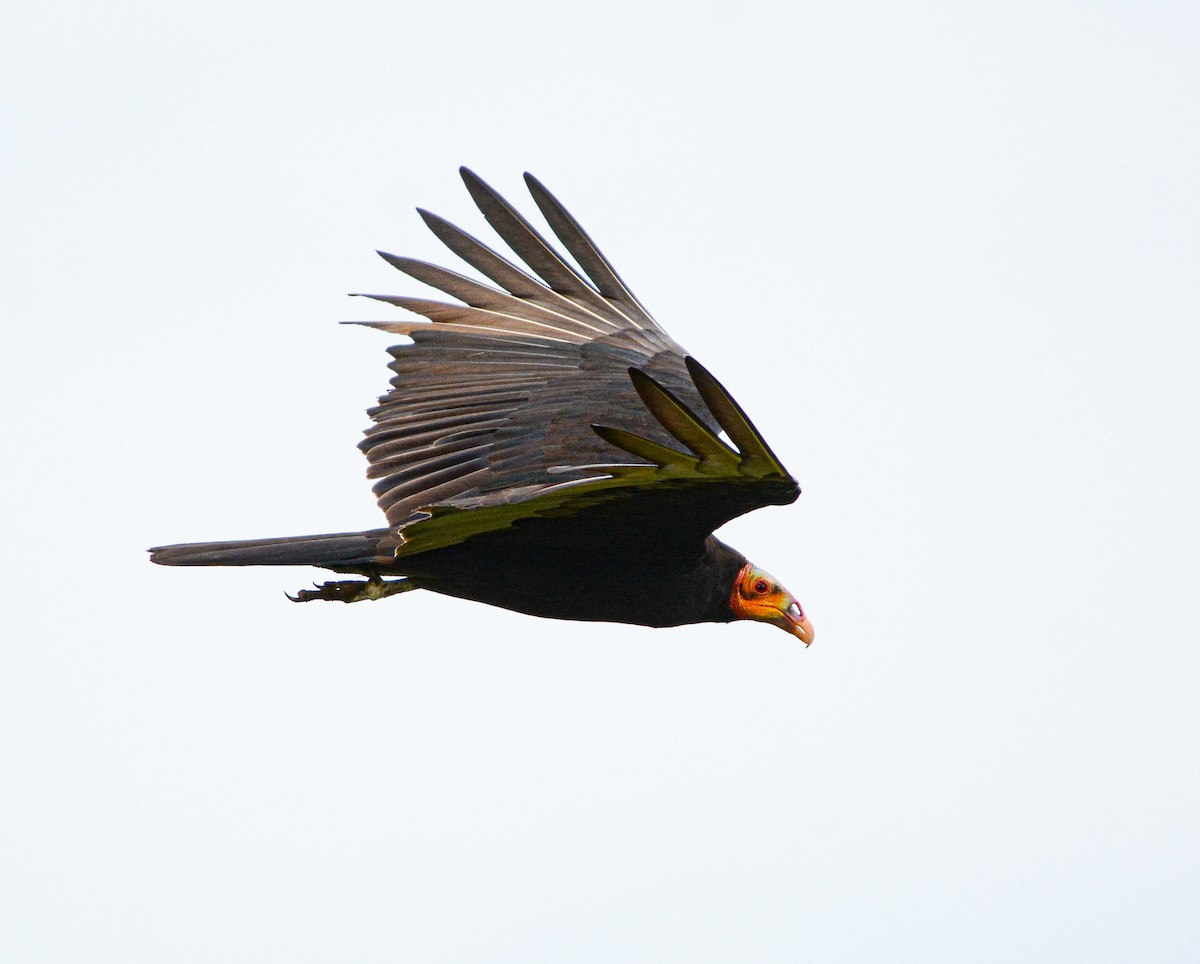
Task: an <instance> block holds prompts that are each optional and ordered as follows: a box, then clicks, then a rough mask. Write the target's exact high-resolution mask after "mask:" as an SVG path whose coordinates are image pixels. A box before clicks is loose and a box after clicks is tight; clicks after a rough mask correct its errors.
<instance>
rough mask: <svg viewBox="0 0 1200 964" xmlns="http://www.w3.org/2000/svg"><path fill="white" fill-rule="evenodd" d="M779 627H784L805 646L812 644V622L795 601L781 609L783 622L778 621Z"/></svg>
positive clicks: (814, 634)
mask: <svg viewBox="0 0 1200 964" xmlns="http://www.w3.org/2000/svg"><path fill="white" fill-rule="evenodd" d="M780 628H782V629H786V630H787V631H788V632H789V633H791V634H792V635H793V636H795V637H797V638H798V639H800V640H802V641H803V642H804V645H805V646H806V647H808V646H811V645H812V641H813V637H815V636H816V630H814V629H813V624H812V623H811V622H809V620H808V617H807V616H805V615H804V611H803V610H802V609H801V608H800V606H799V604H798V603H796V602H793V603H792V604H791V605H790V606H788V608H787V609H785V610H784V611H783V622H782V623H780Z"/></svg>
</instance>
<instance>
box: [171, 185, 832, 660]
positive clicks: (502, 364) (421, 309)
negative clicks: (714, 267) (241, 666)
mask: <svg viewBox="0 0 1200 964" xmlns="http://www.w3.org/2000/svg"><path fill="white" fill-rule="evenodd" d="M461 174H462V178H463V181H464V182H465V183H466V187H467V190H468V191H469V192H470V194H471V197H472V199H473V200H474V202H475V204H476V205H477V206H478V208H479V210H480V211H481V212H482V214H483V216H484V218H485V219H486V220H487V221H488V223H489V224H490V225H491V227H492V228H493V229H494V230H495V232H496V233H497V234H498V235H499V236H500V237H501V238H502V239H503V240H504V242H505V243H506V244H507V245H508V247H509V248H510V249H511V250H512V252H513V253H514V254H515V255H516V256H517V257H518V258H519V259H520V260H521V261H523V262H524V264H525V265H526V266H527V269H528V270H526V268H522V267H519V266H518V265H517V264H515V263H514V262H513V261H510V260H509V259H508V258H506V257H504V256H503V255H501V254H498V253H497V252H496V251H494V250H493V249H492V248H490V247H488V246H487V245H485V244H484V243H483V242H481V241H479V240H477V239H476V238H475V237H473V236H472V235H470V234H468V233H467V232H465V231H463V230H461V229H460V228H457V227H455V226H454V225H453V224H450V223H449V222H448V221H445V220H443V219H442V218H440V217H438V216H437V215H434V214H431V213H429V212H427V211H424V210H420V209H418V213H419V214H420V215H421V217H422V219H423V220H424V221H425V223H426V225H428V227H429V228H430V230H431V231H432V232H433V233H434V234H435V235H436V236H437V237H438V239H440V240H441V241H442V242H443V243H444V244H445V245H446V246H447V247H448V248H449V249H450V250H451V251H452V252H454V254H456V255H457V256H458V257H459V258H461V259H462V260H463V261H464V262H466V263H467V264H468V265H470V266H471V267H472V268H474V269H475V270H476V271H477V272H478V273H479V274H480V275H482V276H483V277H485V278H487V279H489V280H490V281H491V282H493V284H494V286H493V285H489V284H485V283H483V282H481V281H477V280H474V279H473V278H469V277H467V276H465V275H462V274H459V273H457V272H455V271H451V270H448V269H446V268H441V267H438V266H436V265H433V264H429V263H427V262H424V261H418V260H415V259H413V258H403V257H397V256H395V255H391V254H386V253H384V252H379V253H380V255H381V256H382V257H383V258H384V260H386V261H387V262H388V263H389V264H391V265H392V266H393V267H395V268H397V269H399V270H400V271H402V272H403V273H404V274H406V275H409V276H410V277H412V278H415V279H416V280H418V281H420V282H423V283H424V284H426V285H428V286H430V287H432V288H435V289H438V290H439V291H441V292H443V293H445V294H446V295H449V296H450V297H451V298H453V299H456V301H457V303H448V302H443V301H436V300H430V299H427V298H420V297H410V296H393V295H368V296H366V297H370V298H374V299H377V300H378V301H382V302H386V303H387V304H390V305H394V306H397V307H399V308H402V309H406V310H407V311H409V312H411V313H412V314H414V315H417V316H421V317H420V318H409V319H406V320H401V321H367V322H351V324H361V325H366V326H367V327H370V328H377V329H380V330H382V331H386V332H390V333H392V334H396V335H403V336H406V337H407V338H408V339H409V341H407V342H405V343H404V344H400V345H396V346H394V347H392V348H391V349H389V353H390V354H391V356H392V361H391V364H390V365H389V367H390V369H391V371H392V373H393V377H392V379H391V383H390V384H391V389H390V390H389V391H388V392H387V394H385V395H383V396H382V397H381V398H380V400H379V404H378V405H377V406H376V407H375V408H372V409H370V410H369V412H368V414H369V416H370V417H371V419H372V422H373V424H372V425H371V427H370V428H368V429H367V430H366V432H365V436H366V437H365V438H364V439H363V441H362V442H360V443H359V448H360V449H362V451H363V452H364V453H365V455H366V457H367V460H368V462H369V464H370V467H369V469H368V477H369V478H371V479H374V480H375V483H374V492H375V495H376V496H377V499H378V503H379V506H380V508H381V509H382V510H383V512H384V515H385V516H386V517H387V525H386V526H385V527H381V528H378V529H371V530H368V531H366V532H343V533H334V534H327V535H311V536H287V537H283V538H276V539H251V540H243V541H236V542H199V543H184V544H179V545H170V546H159V547H157V548H154V549H151V550H150V553H151V561H153V562H155V563H158V564H160V565H164V566H317V567H320V568H323V569H327V570H330V571H332V572H335V573H342V574H353V575H358V576H365V577H366V578H365V579H352V580H344V581H336V582H325V583H324V584H322V585H317V584H315V583H314V584H313V586H314V588H312V589H303V590H300V591H299V592H298V593H297V594H296V595H295V596H289V598H290V599H292V600H293V601H295V602H310V601H313V600H318V599H320V600H333V601H340V602H360V601H365V600H370V599H382V598H384V597H387V596H391V595H395V594H397V593H403V592H408V591H410V590H413V589H427V590H431V591H433V592H437V593H444V594H446V595H450V596H458V597H460V598H463V599H471V600H475V601H478V602H482V603H487V604H490V605H493V606H500V607H502V608H504V609H510V610H515V611H517V612H521V613H528V614H530V615H535V616H544V617H550V618H554V619H576V620H600V621H609V622H618V623H633V624H636V625H641V626H656V627H660V626H680V625H686V624H690V623H704V622H732V621H734V620H741V619H753V620H757V621H759V622H764V623H769V624H771V625H773V626H778V627H779V628H780V629H783V630H785V631H786V632H788V633H791V634H792V635H794V636H796V637H798V638H799V639H801V640H803V642H804V643H805V645H808V644H810V643H811V642H812V639H813V627H812V623H811V622H810V621H809V620H808V617H807V616H806V615H805V613H804V610H803V609H802V608H801V606H800V603H799V602H798V601H797V600H796V598H795V597H794V596H793V595H792V594H791V593H789V592H788V591H787V590H786V589H784V587H783V586H782V585H780V584H779V583H778V582H777V581H776V580H775V578H774V577H773V576H771V575H770V574H769V573H767V572H766V571H765V570H763V569H761V568H759V567H758V566H756V565H755V564H754V563H751V562H749V561H748V560H747V559H746V557H745V556H743V555H742V554H741V553H740V552H738V551H737V550H736V549H732V548H730V547H729V546H727V545H725V544H724V543H723V542H721V541H720V540H719V539H717V538H716V537H715V536H714V535H713V532H714V530H716V529H718V528H719V527H720V526H721V525H723V524H724V523H726V522H728V521H729V520H730V519H733V518H735V517H737V516H740V515H742V514H743V513H746V512H749V511H751V510H752V509H757V508H759V507H761V506H766V505H786V504H788V503H791V502H793V501H795V499H796V497H797V496H798V495H799V494H800V487H799V486H798V485H797V483H796V480H795V479H793V478H792V476H791V475H790V474H789V473H788V471H787V470H786V469H785V468H784V467H783V465H782V464H781V463H780V461H779V459H778V458H777V457H776V456H775V453H774V452H772V451H771V449H770V447H769V446H768V445H767V443H766V442H765V441H764V440H763V437H762V436H761V435H760V434H759V432H758V430H757V429H756V428H755V427H754V425H753V424H752V423H751V422H750V420H749V418H747V417H746V414H745V412H743V411H742V408H741V406H740V405H738V403H737V402H736V401H734V399H733V397H732V396H731V395H730V394H729V393H728V392H727V391H726V390H725V389H724V388H723V387H722V386H721V384H720V383H719V382H718V381H717V380H716V379H715V378H714V377H713V376H712V375H711V374H709V372H708V370H707V369H706V368H704V366H702V365H701V364H700V363H699V362H698V361H696V360H695V359H694V358H692V357H691V356H689V355H688V354H687V352H686V351H685V350H684V349H683V348H682V347H681V346H680V345H679V344H678V343H677V342H676V341H675V340H674V339H673V338H672V337H671V336H670V335H669V334H667V332H666V331H664V330H663V329H662V328H661V327H659V325H658V323H657V322H656V321H655V320H654V319H653V318H652V317H651V315H650V313H649V312H648V311H647V310H646V309H645V308H644V307H643V306H642V304H641V302H640V301H639V300H638V299H637V298H636V297H634V295H633V293H632V292H631V291H630V290H629V288H628V287H627V286H626V285H625V282H624V281H622V280H621V278H620V276H619V275H618V274H617V273H616V271H615V270H613V267H612V265H611V264H610V263H609V261H608V260H607V259H606V258H605V257H604V255H603V254H601V253H600V250H599V249H598V248H597V247H596V245H595V243H594V242H593V241H592V239H591V238H590V237H589V236H588V234H587V233H586V232H585V231H584V230H583V228H582V227H581V226H580V225H579V223H578V222H577V221H576V220H575V218H574V217H572V216H571V214H569V213H568V212H567V210H566V208H564V207H563V205H562V204H561V203H559V201H558V200H557V199H556V198H555V197H554V195H552V194H551V193H550V192H549V191H548V190H547V189H546V188H545V187H544V186H543V185H542V183H541V182H540V181H538V180H537V179H536V178H535V177H533V176H532V175H529V174H526V175H525V181H526V183H527V185H528V187H529V191H530V193H531V194H532V196H533V200H534V203H535V204H536V205H537V207H538V208H539V209H540V211H541V213H542V215H543V216H544V218H545V220H546V223H547V224H548V225H549V227H550V229H551V230H552V231H553V233H554V235H555V236H556V237H557V239H558V241H559V242H560V243H561V245H562V247H563V248H565V249H566V251H567V252H568V253H569V254H570V256H571V257H572V258H573V259H574V262H575V264H574V265H572V264H571V263H570V262H568V261H567V260H566V259H565V258H564V256H563V255H562V254H561V253H560V252H559V251H558V250H556V248H555V247H554V246H553V245H551V243H549V242H548V241H547V240H546V238H545V237H544V236H543V235H542V234H541V233H539V232H538V230H537V229H536V228H534V227H533V226H532V225H531V224H530V223H529V221H527V220H526V219H525V218H524V217H522V215H521V214H519V213H518V212H517V211H516V209H514V208H513V207H512V206H511V205H510V204H509V203H508V202H507V201H506V200H505V199H504V198H502V197H501V196H500V195H499V194H497V193H496V191H494V190H493V189H492V188H491V187H489V186H488V185H487V184H486V183H484V181H483V180H481V179H480V178H479V177H478V176H476V175H475V174H474V173H472V172H471V171H469V170H468V169H466V168H462V169H461Z"/></svg>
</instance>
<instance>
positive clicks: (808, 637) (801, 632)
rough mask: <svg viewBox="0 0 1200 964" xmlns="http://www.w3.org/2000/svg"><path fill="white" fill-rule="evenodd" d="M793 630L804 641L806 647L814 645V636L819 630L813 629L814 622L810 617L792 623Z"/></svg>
mask: <svg viewBox="0 0 1200 964" xmlns="http://www.w3.org/2000/svg"><path fill="white" fill-rule="evenodd" d="M792 632H793V633H794V634H795V635H796V636H797V637H798V638H799V639H801V640H803V641H804V645H805V646H806V647H808V646H811V645H812V641H813V638H814V637H815V636H816V634H817V632H816V630H815V629H813V624H812V623H811V622H809V621H808V617H807V616H806V617H804V618H803V619H800V620H799V621H798V622H794V623H792Z"/></svg>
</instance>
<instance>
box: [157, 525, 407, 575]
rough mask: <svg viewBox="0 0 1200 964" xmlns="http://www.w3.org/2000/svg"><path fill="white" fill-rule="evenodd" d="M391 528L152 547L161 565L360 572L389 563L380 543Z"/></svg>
mask: <svg viewBox="0 0 1200 964" xmlns="http://www.w3.org/2000/svg"><path fill="white" fill-rule="evenodd" d="M387 531H388V530H387V529H372V530H370V531H368V532H338V533H332V534H329V535H320V536H284V537H283V538H280V539H243V540H240V541H237V542H185V543H180V544H179V545H175V546H156V547H155V548H153V549H151V550H150V561H151V562H156V563H158V564H159V565H160V566H320V567H321V568H323V569H332V570H334V571H336V572H357V571H361V570H364V569H368V570H369V569H374V568H378V567H379V566H380V564H381V563H386V560H381V559H380V558H379V557H378V556H377V554H376V546H377V545H378V544H379V540H380V539H381V538H382V537H383V536H384V535H386V534H387Z"/></svg>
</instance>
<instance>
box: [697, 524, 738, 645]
mask: <svg viewBox="0 0 1200 964" xmlns="http://www.w3.org/2000/svg"><path fill="white" fill-rule="evenodd" d="M744 565H746V557H745V556H743V555H742V554H741V553H740V552H738V551H737V550H736V549H731V548H729V546H727V545H725V543H723V542H722V541H721V540H720V539H718V538H716V537H715V536H709V537H708V538H707V539H706V540H705V542H704V557H703V559H702V560H701V562H700V571H699V572H698V573H697V579H696V585H698V586H703V587H704V593H705V595H704V600H703V604H704V605H703V615H702V616H700V618H699V619H698V620H697V622H713V623H731V622H733V621H734V620H735V619H736V618H737V617H736V616H735V615H734V614H733V610H732V609H730V608H729V593H730V591H731V590H732V589H733V584H734V582H735V581H736V580H737V577H738V573H740V572H741V571H742V567H743V566H744Z"/></svg>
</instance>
